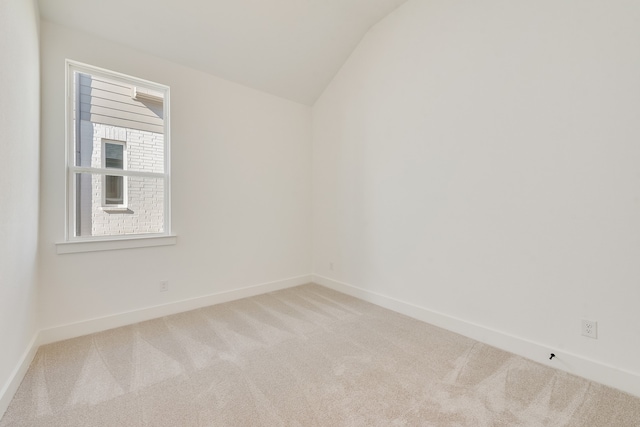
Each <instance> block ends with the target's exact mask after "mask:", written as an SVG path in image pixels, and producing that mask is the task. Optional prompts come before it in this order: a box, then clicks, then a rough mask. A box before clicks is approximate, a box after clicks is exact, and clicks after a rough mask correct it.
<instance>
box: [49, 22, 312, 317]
mask: <svg viewBox="0 0 640 427" xmlns="http://www.w3.org/2000/svg"><path fill="white" fill-rule="evenodd" d="M41 40H42V48H41V52H42V57H41V60H42V192H41V204H42V209H41V235H40V255H41V271H42V274H41V285H42V286H41V287H42V289H41V292H40V301H41V313H42V327H43V328H45V329H46V328H52V327H57V326H60V325H65V324H72V323H75V322H82V321H85V320H88V319H94V318H100V317H103V316H111V315H115V314H118V313H123V312H130V311H135V310H140V309H143V308H147V307H153V306H157V305H161V304H171V303H173V302H176V301H181V300H185V299H192V298H198V297H201V296H204V295H210V294H215V293H219V292H226V291H230V290H236V289H238V288H243V287H248V286H253V285H258V284H262V283H267V282H273V281H279V280H284V279H289V278H292V277H299V276H303V275H307V277H308V274H309V272H310V271H311V256H310V244H309V242H310V240H311V239H310V233H311V228H310V205H311V204H310V200H311V199H310V173H309V170H310V166H311V158H310V154H311V136H310V135H311V130H310V125H311V109H310V107H308V106H303V105H301V104H297V103H294V102H291V101H287V100H283V99H281V98H277V97H274V96H272V95H268V94H265V93H262V92H258V91H256V90H253V89H249V88H246V87H243V86H240V85H237V84H233V83H230V82H228V81H225V80H222V79H219V78H217V77H214V76H211V75H208V74H205V73H202V72H198V71H195V70H192V69H189V68H186V67H184V66H181V65H178V64H175V63H171V62H168V61H166V60H162V59H159V58H157V57H154V56H150V55H147V54H143V53H141V52H137V51H134V50H131V49H129V48H126V47H123V46H119V45H116V44H112V43H110V42H106V41H104V40H101V39H98V38H95V37H92V36H90V35H88V34H84V33H80V32H77V31H73V30H70V29H67V28H64V27H61V26H58V25H56V24H52V23H49V22H46V21H43V22H42V38H41ZM205 47H206V46H203V48H205ZM65 58H68V59H72V60H75V61H80V62H84V63H87V64H91V65H95V66H98V67H102V68H106V69H109V70H113V71H117V72H120V73H124V74H128V75H132V76H135V77H139V78H143V79H147V80H151V81H154V82H158V83H161V84H166V85H168V86H170V88H171V151H172V165H171V173H172V223H173V231H174V232H175V234H176V235H177V236H178V239H177V242H178V243H177V244H176V245H174V246H163V247H153V248H138V249H126V250H116V251H106V252H91V253H79V254H64V255H58V254H56V249H55V246H54V244H55V243H56V242H61V241H63V240H64V224H65V217H64V215H65V213H64V212H65V166H64V159H65V158H64V156H65V130H64V122H65V119H64V90H65V87H64V81H65V76H64V72H65V65H64V61H65ZM161 280H168V281H169V291H168V292H162V293H160V292H159V283H160V281H161Z"/></svg>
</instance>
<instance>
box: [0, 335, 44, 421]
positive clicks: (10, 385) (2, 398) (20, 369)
mask: <svg viewBox="0 0 640 427" xmlns="http://www.w3.org/2000/svg"><path fill="white" fill-rule="evenodd" d="M39 345H40V343H39V342H38V333H37V332H36V334H35V335H34V336H33V338H32V339H31V342H30V343H29V345H28V346H27V348H26V350H25V351H24V354H23V355H22V357H21V358H20V361H19V363H18V365H17V366H16V367H15V369H14V370H13V372H12V373H11V376H10V377H9V379H8V380H7V382H6V383H5V384H4V386H3V387H2V389H0V419H1V418H2V416H3V415H4V413H5V412H6V410H7V408H8V407H9V403H11V399H13V396H14V395H15V394H16V391H17V390H18V387H20V383H22V379H23V378H24V376H25V375H26V374H27V370H28V369H29V366H30V365H31V362H32V361H33V358H34V357H35V356H36V352H37V351H38V347H39Z"/></svg>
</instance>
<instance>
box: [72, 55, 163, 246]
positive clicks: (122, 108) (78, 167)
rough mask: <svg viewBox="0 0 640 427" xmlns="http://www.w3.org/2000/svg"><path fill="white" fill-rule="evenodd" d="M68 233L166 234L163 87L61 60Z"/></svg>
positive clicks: (97, 236) (85, 236)
mask: <svg viewBox="0 0 640 427" xmlns="http://www.w3.org/2000/svg"><path fill="white" fill-rule="evenodd" d="M67 88H68V90H67V176H68V183H67V224H68V225H67V233H66V234H67V239H66V240H67V241H68V242H87V241H98V240H113V239H131V238H139V237H162V236H168V235H170V231H171V229H170V210H169V209H170V194H169V190H170V182H169V133H168V131H167V130H168V128H169V126H168V124H169V123H168V122H169V120H168V118H169V88H168V87H167V86H164V85H160V84H157V83H152V82H149V81H145V80H141V79H137V78H134V77H130V76H125V75H123V74H119V73H115V72H112V71H107V70H103V69H99V68H95V67H92V66H89V65H84V64H80V63H77V62H73V61H67Z"/></svg>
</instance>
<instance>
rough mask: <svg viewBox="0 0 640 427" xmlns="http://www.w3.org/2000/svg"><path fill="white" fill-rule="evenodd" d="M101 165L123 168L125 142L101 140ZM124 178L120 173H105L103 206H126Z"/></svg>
mask: <svg viewBox="0 0 640 427" xmlns="http://www.w3.org/2000/svg"><path fill="white" fill-rule="evenodd" d="M102 146H103V155H102V158H103V162H104V165H103V167H104V168H106V169H120V170H124V165H125V153H126V150H125V142H120V141H105V140H103V145H102ZM126 188H127V183H126V178H125V177H124V176H120V175H105V176H104V183H103V186H102V193H103V195H104V202H103V205H104V206H105V207H117V208H125V207H126V204H127V202H126V194H125V193H126Z"/></svg>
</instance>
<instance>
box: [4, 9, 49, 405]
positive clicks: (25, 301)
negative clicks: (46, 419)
mask: <svg viewBox="0 0 640 427" xmlns="http://www.w3.org/2000/svg"><path fill="white" fill-rule="evenodd" d="M38 21H39V18H38V12H37V10H36V6H35V4H34V2H32V1H24V0H6V1H4V0H3V1H2V2H0V93H1V94H2V96H0V152H1V153H2V167H0V200H2V208H1V209H0V343H1V344H0V347H1V350H0V417H1V416H2V414H3V413H4V410H5V409H6V407H5V403H6V404H8V399H9V398H10V397H11V395H12V394H13V392H14V391H15V390H14V388H15V387H16V386H17V384H15V382H13V381H12V380H13V379H14V377H16V375H17V374H16V367H18V366H20V364H21V363H22V359H23V358H24V357H26V356H25V355H26V353H28V351H29V347H30V343H31V341H32V339H33V338H34V336H35V333H36V330H37V319H36V312H37V297H36V293H37V283H36V277H37V245H38V147H39V143H40V141H39V127H40V94H39V90H40V73H39V53H38ZM18 384H19V382H18ZM5 393H6V397H7V399H4V397H5Z"/></svg>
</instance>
